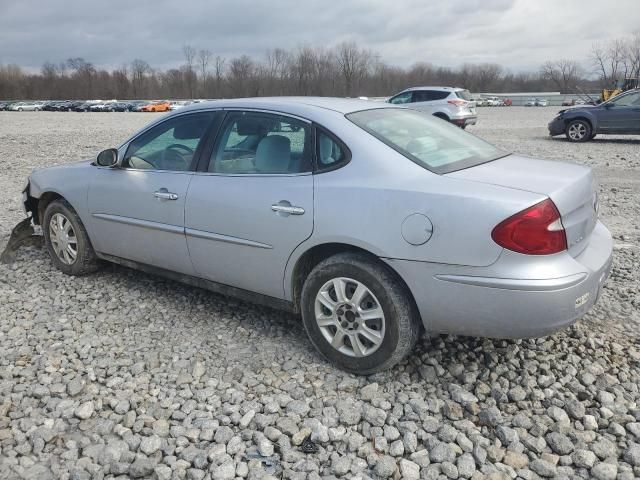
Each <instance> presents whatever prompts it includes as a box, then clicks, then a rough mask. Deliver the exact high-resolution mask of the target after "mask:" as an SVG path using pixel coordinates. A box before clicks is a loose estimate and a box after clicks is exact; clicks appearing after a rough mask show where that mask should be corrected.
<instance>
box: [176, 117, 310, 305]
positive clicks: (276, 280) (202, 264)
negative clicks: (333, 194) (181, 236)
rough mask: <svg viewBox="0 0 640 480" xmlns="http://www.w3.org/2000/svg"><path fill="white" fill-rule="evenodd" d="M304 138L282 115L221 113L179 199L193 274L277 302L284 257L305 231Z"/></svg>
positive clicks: (301, 125)
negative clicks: (200, 165)
mask: <svg viewBox="0 0 640 480" xmlns="http://www.w3.org/2000/svg"><path fill="white" fill-rule="evenodd" d="M312 133H313V132H312V128H311V124H310V123H308V122H306V121H304V120H301V119H296V118H292V117H288V116H286V115H280V114H274V113H264V112H252V111H232V112H229V113H228V114H227V116H226V118H225V120H224V122H223V124H222V126H221V128H220V130H219V133H218V138H217V140H216V142H215V144H214V145H213V147H212V148H211V152H210V154H209V162H208V165H206V168H204V170H205V171H202V172H197V173H196V174H194V177H193V180H192V181H191V185H190V187H189V194H188V196H187V203H186V218H185V225H186V235H187V243H188V247H189V253H190V255H191V260H192V262H193V267H194V269H195V271H196V274H197V275H198V276H201V277H203V278H207V279H209V280H212V281H215V282H218V283H222V284H225V285H230V286H233V287H237V288H242V289H245V290H250V291H253V292H257V293H261V294H264V295H269V296H272V297H276V298H284V286H283V279H284V271H285V267H286V264H287V260H288V259H289V256H290V255H291V253H292V252H293V250H294V249H295V248H296V247H297V246H298V245H299V244H300V243H302V242H303V241H304V240H305V239H307V238H308V237H309V236H310V235H311V233H312V231H313V175H312V165H313V135H312Z"/></svg>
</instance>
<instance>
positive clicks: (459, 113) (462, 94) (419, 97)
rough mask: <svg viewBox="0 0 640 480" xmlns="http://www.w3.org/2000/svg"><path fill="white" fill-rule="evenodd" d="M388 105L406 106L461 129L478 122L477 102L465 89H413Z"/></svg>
mask: <svg viewBox="0 0 640 480" xmlns="http://www.w3.org/2000/svg"><path fill="white" fill-rule="evenodd" d="M387 102H388V103H392V104H394V105H400V106H402V105H404V106H407V107H410V108H412V109H415V110H420V111H423V112H426V113H430V114H431V115H433V116H435V117H438V118H441V119H443V120H446V121H447V122H451V123H453V124H454V125H457V126H459V127H460V128H466V126H467V125H475V124H476V122H477V121H478V116H477V114H476V102H474V101H473V100H472V99H471V93H469V90H465V89H464V88H454V87H412V88H407V89H406V90H403V91H402V92H400V93H398V94H396V95H394V96H393V97H391V98H390V99H389V100H387Z"/></svg>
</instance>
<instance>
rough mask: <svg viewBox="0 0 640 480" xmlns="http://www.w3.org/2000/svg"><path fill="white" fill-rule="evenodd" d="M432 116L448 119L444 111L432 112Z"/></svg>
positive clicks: (446, 120)
mask: <svg viewBox="0 0 640 480" xmlns="http://www.w3.org/2000/svg"><path fill="white" fill-rule="evenodd" d="M433 116H434V117H438V118H441V119H442V120H444V121H445V122H448V121H449V117H447V116H446V115H445V114H444V113H434V114H433Z"/></svg>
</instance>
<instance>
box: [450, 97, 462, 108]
mask: <svg viewBox="0 0 640 480" xmlns="http://www.w3.org/2000/svg"><path fill="white" fill-rule="evenodd" d="M447 103H450V104H451V105H455V106H456V107H464V106H465V105H466V104H467V102H466V101H465V100H460V99H459V98H454V99H453V100H448V101H447Z"/></svg>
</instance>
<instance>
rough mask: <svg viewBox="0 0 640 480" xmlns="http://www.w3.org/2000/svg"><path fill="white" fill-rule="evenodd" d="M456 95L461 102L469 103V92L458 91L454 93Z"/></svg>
mask: <svg viewBox="0 0 640 480" xmlns="http://www.w3.org/2000/svg"><path fill="white" fill-rule="evenodd" d="M456 95H457V97H458V98H461V99H463V100H466V101H467V102H470V101H471V100H472V99H471V92H469V90H458V91H457V92H456Z"/></svg>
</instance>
